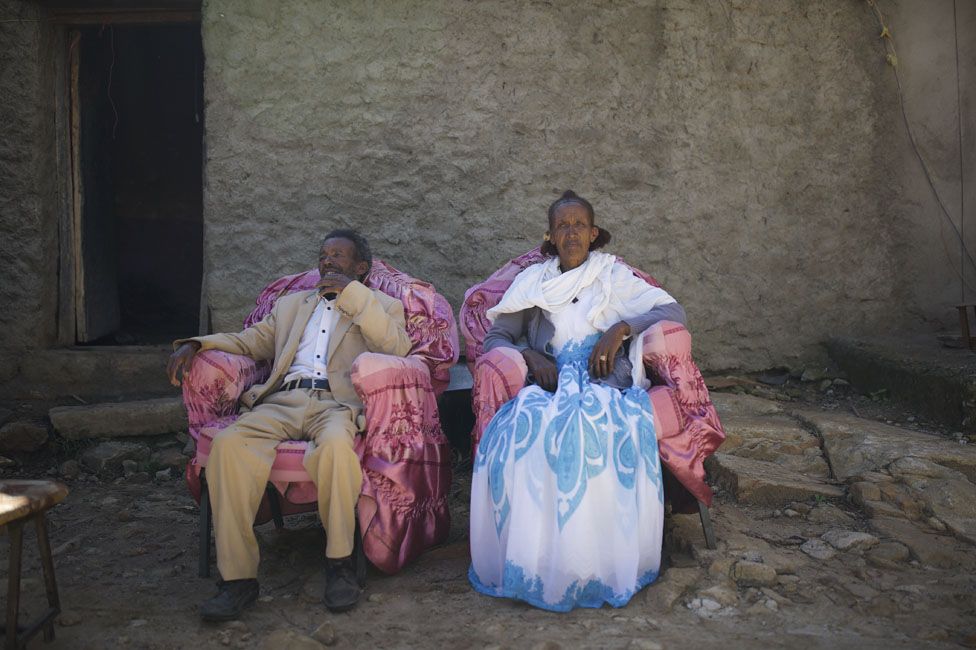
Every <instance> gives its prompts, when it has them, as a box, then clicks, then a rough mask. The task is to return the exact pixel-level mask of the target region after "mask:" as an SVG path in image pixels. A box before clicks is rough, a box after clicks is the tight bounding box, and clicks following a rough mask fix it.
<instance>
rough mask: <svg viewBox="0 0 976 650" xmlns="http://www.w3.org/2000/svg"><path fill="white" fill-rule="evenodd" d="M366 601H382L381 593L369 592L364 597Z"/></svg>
mask: <svg viewBox="0 0 976 650" xmlns="http://www.w3.org/2000/svg"><path fill="white" fill-rule="evenodd" d="M366 602H369V603H382V602H383V594H370V595H369V596H367V597H366Z"/></svg>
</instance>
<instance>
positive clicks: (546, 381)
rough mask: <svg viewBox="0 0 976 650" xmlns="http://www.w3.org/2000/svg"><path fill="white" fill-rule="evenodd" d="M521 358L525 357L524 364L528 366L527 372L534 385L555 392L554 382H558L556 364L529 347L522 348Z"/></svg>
mask: <svg viewBox="0 0 976 650" xmlns="http://www.w3.org/2000/svg"><path fill="white" fill-rule="evenodd" d="M522 358H523V359H525V365H526V366H528V367H529V374H531V375H532V378H533V379H534V380H535V383H536V385H538V386H539V388H541V389H542V390H545V391H549V392H550V393H554V392H556V384H558V383H559V373H558V372H557V371H556V364H554V363H553V362H552V361H550V360H549V359H547V358H546V356H545V355H544V354H541V353H539V352H536V351H535V350H533V349H531V348H526V349H525V350H522Z"/></svg>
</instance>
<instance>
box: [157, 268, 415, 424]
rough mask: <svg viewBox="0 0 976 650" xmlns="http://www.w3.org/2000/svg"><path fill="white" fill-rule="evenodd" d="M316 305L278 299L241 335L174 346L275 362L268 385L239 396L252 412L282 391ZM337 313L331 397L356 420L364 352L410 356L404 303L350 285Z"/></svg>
mask: <svg viewBox="0 0 976 650" xmlns="http://www.w3.org/2000/svg"><path fill="white" fill-rule="evenodd" d="M317 302H318V294H317V292H316V291H315V290H309V291H299V292H296V293H292V294H289V295H287V296H283V297H281V298H279V299H278V301H277V302H275V306H274V308H273V309H272V310H271V313H270V314H268V315H267V316H265V318H264V319H263V320H262V321H261V322H259V323H255V324H254V325H252V326H251V327H248V328H247V329H246V330H244V331H243V332H239V333H237V334H211V335H209V336H195V337H192V338H188V339H179V340H177V341H175V342H174V343H173V347H174V348H176V347H178V346H180V345H181V344H183V343H186V342H188V341H197V342H198V343H200V349H201V350H211V349H216V350H223V351H224V352H230V353H232V354H243V355H246V356H248V357H251V358H252V359H255V360H257V361H265V360H272V359H273V360H274V365H273V366H272V368H271V376H270V377H268V381H266V382H265V383H263V384H255V385H254V386H251V387H250V388H249V389H247V390H246V391H244V394H243V395H241V400H240V402H241V407H242V408H244V409H253V408H254V407H255V406H256V405H257V404H260V403H261V401H262V400H263V399H264V398H265V397H267V396H268V395H270V394H271V393H274V392H276V391H278V390H279V389H280V388H281V384H282V383H283V382H284V378H285V375H286V374H288V370H289V369H290V368H291V365H292V362H293V361H294V360H295V353H296V352H297V350H298V344H299V342H301V339H302V334H303V333H304V331H305V326H306V325H307V324H308V319H309V318H310V317H311V316H312V312H313V311H315V306H316V304H317ZM336 309H337V310H338V312H339V318H338V320H337V322H336V324H335V328H334V329H333V330H332V332H331V334H330V335H329V346H328V348H327V349H328V353H327V354H328V361H327V363H326V372H327V374H328V378H329V385H330V387H331V389H332V395H333V397H334V398H335V400H336V401H337V402H339V403H340V404H342V405H344V406H347V407H349V408H350V409H351V410H352V411H353V418H354V419H355V420H358V417H357V416H358V415H359V413H360V411H361V410H362V408H363V403H362V401H361V400H360V399H359V396H358V395H357V394H356V390H355V389H354V388H353V385H352V381H351V380H350V378H349V372H350V369H351V368H352V363H353V361H355V360H356V357H358V356H359V355H360V354H362V353H363V352H381V353H384V354H392V355H396V356H398V357H402V356H406V354H407V353H408V352H410V347H411V345H412V344H411V342H410V337H409V336H407V331H406V329H405V324H406V321H405V320H404V316H403V304H402V303H401V302H400V301H399V300H397V299H395V298H391V297H390V296H388V295H386V294H385V293H383V292H382V291H375V290H373V289H370V288H368V287H367V286H366V285H364V284H361V283H360V282H356V281H353V282H350V283H349V284H348V285H347V286H346V288H345V289H343V291H342V293H340V294H339V297H338V299H337V300H336Z"/></svg>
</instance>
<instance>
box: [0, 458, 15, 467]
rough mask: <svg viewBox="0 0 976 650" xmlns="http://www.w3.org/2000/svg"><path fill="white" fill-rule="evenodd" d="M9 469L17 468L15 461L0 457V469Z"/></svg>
mask: <svg viewBox="0 0 976 650" xmlns="http://www.w3.org/2000/svg"><path fill="white" fill-rule="evenodd" d="M11 467H17V461H15V460H13V459H12V458H7V457H6V456H0V469H9V468H11Z"/></svg>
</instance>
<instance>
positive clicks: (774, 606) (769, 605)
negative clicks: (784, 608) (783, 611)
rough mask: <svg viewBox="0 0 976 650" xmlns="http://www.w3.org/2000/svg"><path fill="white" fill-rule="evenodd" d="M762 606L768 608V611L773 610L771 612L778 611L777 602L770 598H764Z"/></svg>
mask: <svg viewBox="0 0 976 650" xmlns="http://www.w3.org/2000/svg"><path fill="white" fill-rule="evenodd" d="M763 606H764V607H765V608H766V609H768V610H770V611H773V612H775V611H778V610H779V603H777V602H776V601H775V600H773V599H772V598H767V599H766V600H765V602H763Z"/></svg>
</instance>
